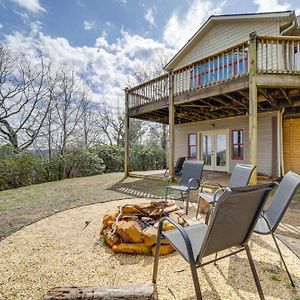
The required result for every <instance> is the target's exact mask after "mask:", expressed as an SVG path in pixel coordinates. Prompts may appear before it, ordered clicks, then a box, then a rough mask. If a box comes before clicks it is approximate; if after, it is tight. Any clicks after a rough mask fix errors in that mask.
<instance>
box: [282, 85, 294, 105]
mask: <svg viewBox="0 0 300 300" xmlns="http://www.w3.org/2000/svg"><path fill="white" fill-rule="evenodd" d="M280 92H281V93H282V95H283V96H284V98H285V99H286V101H287V102H288V103H289V105H290V106H291V107H292V108H293V109H294V110H295V106H294V104H293V102H292V100H291V99H290V98H289V96H288V94H287V93H286V91H285V90H283V89H280Z"/></svg>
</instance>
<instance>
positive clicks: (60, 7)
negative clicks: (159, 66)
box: [0, 0, 300, 107]
mask: <svg viewBox="0 0 300 300" xmlns="http://www.w3.org/2000/svg"><path fill="white" fill-rule="evenodd" d="M288 9H295V10H297V13H298V12H300V10H299V9H300V2H299V0H283V1H282V0H249V1H245V0H244V1H241V0H224V1H222V0H221V1H214V0H163V1H162V0H148V1H142V0H141V1H138V0H0V43H1V44H6V45H7V46H8V47H10V48H12V49H18V50H20V51H23V52H26V53H29V54H30V55H33V56H34V51H33V50H34V48H36V47H39V48H40V49H42V50H43V51H44V52H45V53H46V55H47V56H49V57H50V58H51V59H53V60H56V61H63V62H66V63H71V64H72V65H74V66H75V67H76V68H77V69H78V70H79V69H80V70H81V71H83V72H85V73H86V76H87V78H89V82H91V83H92V86H93V98H94V99H95V100H96V101H105V102H107V103H109V104H110V105H112V106H114V107H117V106H122V103H123V92H122V89H123V88H124V87H125V86H126V85H128V84H132V83H133V82H134V78H133V77H132V75H131V74H132V72H133V71H134V70H135V69H136V68H137V67H141V68H143V67H144V66H145V65H146V66H147V65H149V60H150V61H151V59H152V61H156V60H157V57H161V56H163V57H164V59H167V58H171V56H172V55H174V54H175V53H176V51H177V50H178V49H179V48H180V47H181V46H182V45H183V44H184V43H185V42H186V41H187V40H188V39H189V38H190V37H191V36H192V34H193V33H194V32H196V31H197V29H198V28H199V27H200V26H201V24H203V22H205V20H206V19H207V18H208V17H209V16H210V15H211V14H228V13H243V12H262V11H280V10H288Z"/></svg>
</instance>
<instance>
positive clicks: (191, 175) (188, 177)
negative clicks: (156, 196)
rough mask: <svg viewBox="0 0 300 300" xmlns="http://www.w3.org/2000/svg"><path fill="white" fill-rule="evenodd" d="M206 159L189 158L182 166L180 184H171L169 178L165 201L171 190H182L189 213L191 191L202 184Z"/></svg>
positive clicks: (182, 197)
mask: <svg viewBox="0 0 300 300" xmlns="http://www.w3.org/2000/svg"><path fill="white" fill-rule="evenodd" d="M203 166H204V161H202V160H187V161H185V162H184V164H183V167H182V173H181V177H180V182H179V185H170V179H171V177H169V178H168V180H167V185H166V194H165V201H167V197H168V194H169V190H175V191H178V192H180V195H181V200H182V201H183V202H184V197H185V198H186V214H188V209H189V201H190V191H191V190H197V189H198V188H199V186H200V180H201V177H202V172H203Z"/></svg>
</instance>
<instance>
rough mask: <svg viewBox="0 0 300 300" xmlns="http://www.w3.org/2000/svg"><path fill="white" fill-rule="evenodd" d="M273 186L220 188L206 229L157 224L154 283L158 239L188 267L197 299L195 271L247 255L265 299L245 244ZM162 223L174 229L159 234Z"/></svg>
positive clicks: (205, 226)
mask: <svg viewBox="0 0 300 300" xmlns="http://www.w3.org/2000/svg"><path fill="white" fill-rule="evenodd" d="M272 188H273V184H264V185H257V186H247V187H240V188H232V189H230V188H228V187H227V188H223V189H222V191H223V193H222V194H221V196H220V197H219V200H218V202H217V204H216V208H215V210H214V213H213V215H212V218H211V221H210V223H209V225H207V224H195V225H191V226H188V227H182V226H180V225H179V224H178V223H176V222H175V221H174V220H173V219H171V218H169V217H163V218H162V219H161V220H160V221H159V225H158V234H157V242H156V252H155V259H154V267H153V277H152V281H153V283H156V279H157V272H158V260H159V250H160V243H161V239H162V238H164V239H167V240H168V241H169V242H170V244H171V245H172V246H173V247H174V248H175V249H176V250H177V251H178V252H179V254H180V255H181V256H182V257H183V258H184V259H185V260H186V261H187V262H188V263H189V264H190V268H191V273H192V278H193V283H194V288H195V293H196V297H197V299H202V296H201V289H200V284H199V279H198V273H197V268H199V267H202V266H205V265H207V264H210V263H212V262H215V261H217V260H220V259H223V258H226V257H229V256H231V255H234V254H236V253H238V252H241V251H243V250H245V251H246V254H247V257H248V260H249V263H250V267H251V271H252V274H253V277H254V280H255V283H256V287H257V290H258V293H259V296H260V298H261V299H264V295H263V291H262V288H261V285H260V281H259V278H258V275H257V273H256V270H255V266H254V263H253V260H252V257H251V253H250V250H249V246H248V242H249V239H250V237H251V234H252V233H253V229H254V226H255V224H256V222H257V220H258V218H259V216H260V213H261V211H262V209H263V206H264V204H265V202H266V199H267V196H268V194H269V192H270V191H271V190H272ZM163 222H170V223H172V224H173V225H174V226H175V227H176V229H174V230H169V231H162V226H163ZM232 247H238V249H237V250H235V251H232V252H231V253H229V254H227V255H224V256H222V257H219V258H218V259H213V260H210V261H208V262H203V261H202V259H203V258H204V257H206V256H208V255H211V254H213V253H216V252H218V251H222V250H225V249H231V248H232Z"/></svg>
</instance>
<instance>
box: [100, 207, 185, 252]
mask: <svg viewBox="0 0 300 300" xmlns="http://www.w3.org/2000/svg"><path fill="white" fill-rule="evenodd" d="M183 215H184V211H183V210H182V209H181V208H179V207H178V206H177V205H175V203H174V202H173V201H168V202H167V203H166V204H165V202H164V201H160V202H156V201H151V202H146V203H140V204H126V205H123V206H120V207H119V208H118V209H116V210H113V211H109V212H108V213H106V214H105V216H104V218H103V221H102V229H101V235H102V236H103V237H104V239H105V241H106V242H107V244H108V245H109V246H110V247H111V248H112V250H113V251H114V252H120V253H139V254H152V255H155V244H156V237H157V226H158V222H159V220H160V219H161V218H162V217H164V216H169V217H170V218H172V219H173V220H175V221H176V222H178V223H179V224H180V225H182V226H188V223H187V221H186V220H185V219H184V218H183ZM174 228H175V227H174V226H173V225H172V224H170V223H169V222H164V224H163V230H171V229H174ZM173 251H175V250H174V248H173V247H172V246H171V245H170V244H169V243H168V241H167V240H162V244H161V247H160V255H165V254H169V253H172V252H173Z"/></svg>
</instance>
